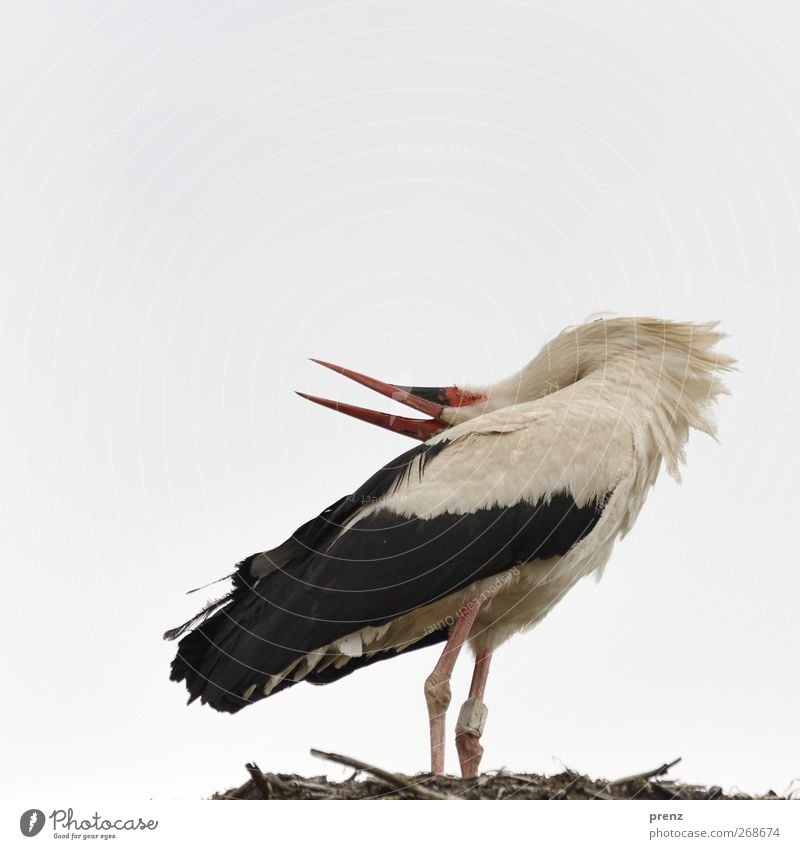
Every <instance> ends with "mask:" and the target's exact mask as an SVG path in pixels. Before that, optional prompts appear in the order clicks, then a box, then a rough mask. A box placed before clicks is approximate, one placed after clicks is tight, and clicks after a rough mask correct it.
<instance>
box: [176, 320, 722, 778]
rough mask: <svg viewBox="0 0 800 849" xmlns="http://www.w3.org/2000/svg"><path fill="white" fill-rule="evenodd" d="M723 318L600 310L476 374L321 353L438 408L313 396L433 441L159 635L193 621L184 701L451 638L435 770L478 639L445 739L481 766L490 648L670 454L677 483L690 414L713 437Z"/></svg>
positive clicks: (373, 383) (232, 706)
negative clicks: (453, 688)
mask: <svg viewBox="0 0 800 849" xmlns="http://www.w3.org/2000/svg"><path fill="white" fill-rule="evenodd" d="M716 327H717V324H716V323H707V324H694V323H688V322H687V323H678V322H670V321H662V320H658V319H652V318H612V319H605V320H597V321H593V322H590V323H587V324H583V325H580V326H577V327H571V328H568V329H566V330H564V331H563V332H562V333H561V334H560V335H558V336H557V337H556V338H555V339H553V340H552V341H550V342H548V343H547V344H546V345H545V346H544V347H543V348H542V350H541V351H540V352H539V354H538V355H537V356H536V357H535V358H534V359H533V360H532V361H531V362H530V363H528V365H526V366H525V367H524V368H523V369H522V370H521V371H520V372H518V373H517V374H515V375H513V376H512V377H510V378H508V379H506V380H503V381H500V382H499V383H496V384H493V385H491V386H488V387H484V388H474V389H463V388H458V387H436V388H431V387H425V388H415V387H398V386H394V385H392V384H388V383H383V382H381V381H378V380H374V379H372V378H368V377H365V376H364V375H360V374H358V373H356V372H352V371H349V370H347V369H341V368H339V367H337V366H330V364H328V363H323V365H328V366H329V367H331V368H334V369H336V370H337V371H339V372H341V373H342V374H343V375H345V376H347V377H350V378H353V379H354V380H357V381H359V382H360V383H363V384H365V385H367V386H369V387H371V388H373V389H375V390H377V391H378V392H382V393H383V394H386V395H390V396H392V397H393V398H395V399H397V400H400V401H402V402H404V403H405V404H407V405H409V406H411V407H413V408H415V409H416V410H418V411H421V412H423V413H426V414H428V415H430V416H431V418H429V419H409V418H404V417H398V416H390V415H388V414H385V413H377V412H374V411H371V410H365V409H363V408H358V407H352V406H349V405H344V404H337V403H335V402H332V401H327V400H325V399H320V398H314V397H312V396H304V397H309V398H311V400H314V401H317V402H319V403H322V404H324V405H326V406H330V407H333V408H335V409H339V410H341V411H343V412H346V413H348V414H350V415H354V416H356V417H358V418H361V419H364V420H366V421H369V422H372V423H373V424H378V425H380V426H382V427H386V428H388V429H390V430H393V431H396V432H399V433H403V434H406V435H410V436H414V437H416V438H418V439H420V440H424V441H423V442H422V444H421V445H418V446H417V447H416V448H413V449H411V450H410V451H407V452H406V453H405V454H402V455H400V456H399V457H398V458H396V459H395V460H393V461H392V462H391V463H389V464H388V465H386V466H384V467H383V468H382V469H380V470H379V471H378V472H376V473H375V474H374V475H373V476H372V477H371V478H370V479H369V480H368V481H366V483H364V484H363V485H362V486H360V487H359V488H358V489H357V490H356V491H355V492H354V493H352V494H351V495H347V496H345V497H344V498H342V499H340V500H339V501H337V502H336V503H335V504H332V505H331V506H330V507H328V508H327V509H326V510H324V511H323V512H322V513H321V514H320V515H319V516H317V517H316V518H314V519H311V520H310V521H309V522H307V523H306V524H305V525H303V526H302V527H300V528H298V529H297V530H296V531H295V532H294V533H293V534H292V536H291V537H289V539H288V540H287V541H286V542H284V543H283V544H282V545H279V546H278V547H277V548H273V549H271V550H269V551H264V552H261V553H259V554H254V555H252V556H250V557H247V558H246V559H245V560H243V561H241V563H239V564H238V566H237V568H236V571H235V572H234V573H233V574H232V576H231V577H232V579H233V588H232V590H231V592H230V593H229V594H228V595H227V596H225V597H224V598H222V599H220V600H218V601H215V602H212V603H210V604H209V605H208V606H207V607H206V608H205V609H204V610H202V611H201V612H200V613H199V614H198V615H197V616H195V617H194V618H192V619H191V620H190V621H189V622H187V623H185V624H184V625H182V626H180V627H179V628H175V629H173V630H171V631H168V632H167V633H166V634H165V637H166V638H168V639H173V638H176V637H179V636H181V635H183V634H185V632H187V631H189V633H188V634H186V635H185V636H183V639H182V640H181V641H180V644H179V646H178V652H177V656H176V658H175V660H174V661H173V663H172V674H171V678H172V679H173V680H175V681H185V682H186V687H187V689H188V691H189V694H190V698H189V701H190V702H191V701H193V700H195V699H197V698H199V699H200V700H201V702H205V703H207V704H209V705H211V706H212V707H213V708H215V709H216V710H219V711H228V712H231V713H233V712H235V711H238V710H240V709H241V708H243V707H246V706H247V705H250V704H252V703H253V702H257V701H260V700H261V699H264V698H266V697H267V696H271V695H274V694H275V693H277V692H279V691H280V690H282V689H284V688H286V687H290V686H292V685H293V684H295V683H297V682H299V681H309V682H311V683H313V684H327V683H329V682H331V681H335V680H337V679H339V678H341V677H343V676H344V675H347V674H349V673H351V672H353V671H355V670H357V669H361V668H362V667H364V666H367V665H369V664H371V663H375V662H377V661H380V660H385V659H388V658H391V657H396V656H397V655H398V654H400V653H403V652H408V651H411V650H414V649H419V648H423V647H425V646H430V645H433V644H434V643H440V642H444V643H445V647H444V651H443V652H442V655H441V657H440V658H439V662H438V663H437V664H436V666H435V668H434V670H433V672H432V673H431V674H430V676H429V677H428V678H427V680H426V682H425V697H426V702H427V707H428V714H429V720H430V738H431V739H430V745H431V771H432V772H433V773H442V772H443V771H444V741H445V726H444V719H445V711H446V710H447V707H448V705H449V702H450V684H449V681H450V676H451V673H452V670H453V667H454V665H455V662H456V659H457V657H458V655H459V652H460V650H461V648H462V646H463V645H464V643H465V642H469V643H470V645H471V648H472V650H473V651H474V653H475V668H474V674H473V678H472V684H471V686H470V691H469V697H468V699H467V701H466V702H465V703H464V705H463V707H462V709H461V713H460V715H459V718H458V722H457V725H456V748H457V750H458V755H459V760H460V763H461V771H462V775H463V776H465V777H472V776H475V775H477V772H478V767H479V764H480V758H481V755H482V752H483V749H482V747H481V745H480V743H479V738H480V736H481V733H482V731H483V726H484V722H485V718H486V713H487V711H486V707H485V705H484V704H483V696H484V690H485V687H486V680H487V675H488V671H489V663H490V660H491V657H492V652H493V651H494V650H495V649H496V648H497V647H498V646H500V645H501V644H502V643H504V642H505V641H506V640H508V638H509V637H511V636H512V635H513V634H515V633H518V632H520V631H524V630H526V629H528V628H530V627H532V626H533V625H535V624H536V623H537V622H539V621H540V620H541V619H542V618H543V617H544V616H545V614H546V613H547V612H548V611H549V610H551V609H552V608H553V606H554V605H555V604H556V603H557V602H558V601H559V600H560V599H561V598H562V597H563V596H564V594H565V593H566V592H567V590H569V589H570V587H572V586H573V585H574V584H575V583H576V582H577V581H578V580H579V579H581V578H582V577H584V576H586V575H588V574H590V573H593V572H594V573H597V574H598V576H599V574H600V572H601V571H602V569H603V567H604V566H605V564H606V562H607V561H608V559H609V556H610V555H611V550H612V548H613V545H614V542H615V540H616V539H617V537H620V536H624V535H625V534H626V533H627V532H628V531H629V530H630V528H631V526H632V524H633V522H634V520H635V519H636V516H637V515H638V513H639V510H640V509H641V507H642V505H643V503H644V501H645V498H646V496H647V493H648V490H649V489H650V487H651V486H652V485H653V484H654V483H655V480H656V478H657V476H658V473H659V470H660V468H661V465H662V461H663V463H665V464H666V467H667V469H668V471H669V472H670V474H672V475H673V477H675V478H676V479H679V470H678V466H679V463H680V462H682V461H684V459H685V458H684V446H685V443H686V441H687V439H688V435H689V429H690V428H697V429H698V430H702V431H704V432H706V433H708V434H711V435H712V436H713V435H714V433H715V428H714V425H713V423H712V421H711V420H710V419H709V417H708V408H709V406H710V405H711V403H712V402H713V401H715V399H716V397H717V396H718V395H719V394H720V393H724V392H726V389H725V387H724V385H723V384H722V382H721V381H720V373H721V372H723V371H727V370H730V369H731V368H733V365H734V360H733V359H732V358H731V357H728V356H725V355H724V354H721V353H718V352H717V351H716V350H715V346H716V345H717V343H718V342H719V340H720V339H721V338H722V337H723V334H722V333H720V332H719V331H718V330H716ZM190 629H191V630H190Z"/></svg>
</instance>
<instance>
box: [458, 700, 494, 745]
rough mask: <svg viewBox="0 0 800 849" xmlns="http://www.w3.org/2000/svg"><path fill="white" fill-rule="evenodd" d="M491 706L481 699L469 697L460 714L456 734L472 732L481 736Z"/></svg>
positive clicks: (475, 735)
mask: <svg viewBox="0 0 800 849" xmlns="http://www.w3.org/2000/svg"><path fill="white" fill-rule="evenodd" d="M488 715H489V708H487V707H486V705H485V704H484V703H483V702H482V701H481V700H480V699H467V700H466V701H465V702H464V704H463V705H461V710H460V711H459V714H458V722H457V723H456V734H472V735H473V736H474V737H478V738H480V736H481V734H483V727H484V725H486V717H487V716H488Z"/></svg>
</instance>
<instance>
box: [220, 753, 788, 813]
mask: <svg viewBox="0 0 800 849" xmlns="http://www.w3.org/2000/svg"><path fill="white" fill-rule="evenodd" d="M312 754H314V755H316V756H317V757H320V758H323V759H325V760H328V761H332V762H334V763H338V764H341V765H343V766H347V767H351V768H352V769H353V770H354V772H353V774H352V775H351V776H350V777H349V778H347V779H345V780H344V781H331V780H330V779H328V778H326V777H325V776H314V777H312V778H306V777H304V776H300V775H287V774H283V773H264V772H262V771H261V770H260V769H259V768H258V766H257V765H256V764H255V763H250V764H247V766H246V768H247V771H248V772H249V773H250V779H249V781H246V782H245V783H244V784H242V786H241V787H236V788H234V789H231V790H227V791H225V792H224V793H216V794H214V796H213V797H212V798H214V799H426V800H445V799H650V800H658V801H665V800H686V799H779V798H784V797H780V796H778V795H777V794H775V793H773V791H771V790H770V791H769V792H768V793H767V794H766V795H764V796H748V795H746V794H744V793H725V792H723V790H722V788H721V787H701V786H698V785H693V784H682V783H680V782H677V781H669V780H666V779H664V777H663V776H664V775H665V774H666V773H667V772H668V771H669V769H671V768H672V767H673V766H675V764H677V763H678V762H679V761H680V758H678V759H676V760H674V761H672V762H670V763H665V764H662V765H661V766H660V767H657V768H656V769H653V770H649V771H648V772H643V773H640V774H638V775H631V776H628V777H626V778H621V779H617V780H616V781H605V780H603V779H593V778H589V777H588V776H585V775H581V774H580V773H577V772H573V771H571V770H565V771H564V772H561V773H559V774H558V775H551V776H543V775H534V774H526V773H511V772H505V771H503V770H501V771H499V772H493V773H485V774H484V775H481V776H479V777H478V778H463V779H462V778H455V777H453V776H448V775H431V774H429V773H421V774H419V775H404V774H402V773H396V772H388V771H386V770H383V769H380V768H379V767H375V766H372V765H370V764H367V763H364V762H363V761H359V760H356V759H354V758H349V757H347V756H345V755H337V754H334V753H332V752H320V751H318V750H315V749H312Z"/></svg>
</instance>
